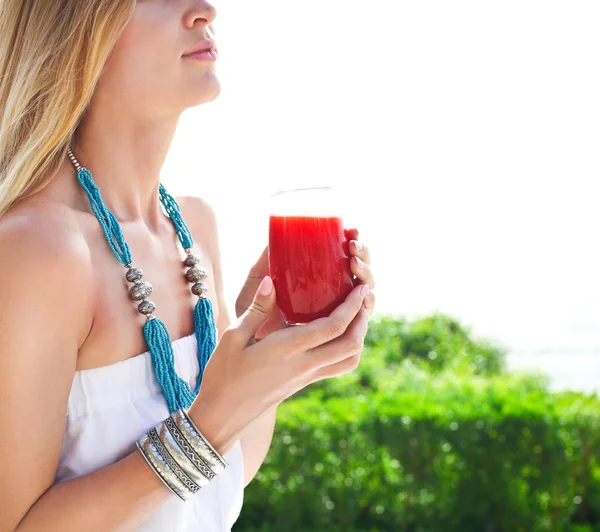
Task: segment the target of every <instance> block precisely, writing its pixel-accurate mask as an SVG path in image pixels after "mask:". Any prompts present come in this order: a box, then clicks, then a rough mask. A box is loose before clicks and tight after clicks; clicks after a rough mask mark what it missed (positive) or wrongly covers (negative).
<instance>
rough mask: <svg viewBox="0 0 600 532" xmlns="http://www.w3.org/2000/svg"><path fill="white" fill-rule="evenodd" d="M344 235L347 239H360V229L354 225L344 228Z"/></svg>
mask: <svg viewBox="0 0 600 532" xmlns="http://www.w3.org/2000/svg"><path fill="white" fill-rule="evenodd" d="M344 236H345V237H346V240H358V229H356V228H354V227H353V228H351V229H344Z"/></svg>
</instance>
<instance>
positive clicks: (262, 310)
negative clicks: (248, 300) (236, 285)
mask: <svg viewBox="0 0 600 532" xmlns="http://www.w3.org/2000/svg"><path fill="white" fill-rule="evenodd" d="M275 300H276V296H275V287H274V286H273V280H272V279H271V278H270V277H268V276H267V277H265V278H264V279H263V280H262V282H261V283H260V286H259V287H258V290H257V291H256V295H255V296H254V299H253V301H252V304H251V305H250V307H249V308H248V310H247V311H246V312H244V314H242V316H241V317H240V319H239V320H238V322H237V324H236V325H235V327H234V329H235V330H236V331H237V334H238V336H239V339H240V342H242V344H243V345H247V344H248V342H250V340H251V339H253V338H254V336H255V335H256V333H257V332H258V330H259V329H260V328H261V327H262V325H263V324H264V323H265V322H266V321H267V320H268V319H269V316H271V314H272V313H273V311H274V310H275Z"/></svg>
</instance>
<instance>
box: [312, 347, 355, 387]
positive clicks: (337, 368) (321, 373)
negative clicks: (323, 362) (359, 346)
mask: <svg viewBox="0 0 600 532" xmlns="http://www.w3.org/2000/svg"><path fill="white" fill-rule="evenodd" d="M360 356H361V355H360V354H358V355H353V356H351V357H348V358H346V359H344V360H342V361H341V362H338V363H336V364H332V365H331V366H325V367H324V368H321V369H320V370H318V371H317V372H315V374H314V376H313V378H312V380H311V382H317V381H322V380H324V379H331V378H333V377H339V376H341V375H345V374H346V373H350V372H351V371H354V370H355V369H356V368H358V366H359V364H360Z"/></svg>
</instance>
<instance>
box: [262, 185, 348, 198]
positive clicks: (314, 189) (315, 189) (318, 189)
mask: <svg viewBox="0 0 600 532" xmlns="http://www.w3.org/2000/svg"><path fill="white" fill-rule="evenodd" d="M335 191H336V189H335V188H333V187H307V188H290V189H287V190H278V191H277V192H274V193H273V194H271V197H272V198H274V197H276V196H282V195H284V194H289V193H291V192H335Z"/></svg>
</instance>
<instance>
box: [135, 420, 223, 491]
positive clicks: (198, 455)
mask: <svg viewBox="0 0 600 532" xmlns="http://www.w3.org/2000/svg"><path fill="white" fill-rule="evenodd" d="M136 445H137V448H138V449H139V451H140V452H141V453H142V456H143V457H144V459H145V460H146V462H147V463H148V465H149V466H150V467H151V468H152V470H153V471H154V472H155V473H156V475H157V476H158V477H159V478H160V479H161V480H162V481H163V483H164V484H165V485H166V486H167V487H168V488H169V490H171V492H172V493H173V494H175V495H176V496H177V497H179V498H180V499H181V500H182V501H188V500H189V499H191V498H192V497H193V496H194V495H195V494H196V493H198V491H200V489H201V488H203V487H204V486H206V485H207V484H208V483H209V482H210V481H211V480H213V479H214V478H215V477H216V476H217V475H218V474H220V473H222V472H223V471H224V470H225V468H226V467H227V465H228V464H227V461H226V460H225V459H224V458H223V457H222V456H221V455H220V454H219V453H218V452H217V451H216V450H215V449H214V447H213V446H212V445H211V444H210V443H209V442H208V441H207V440H206V438H205V437H204V436H203V435H202V433H201V432H200V430H198V427H196V425H195V424H194V422H193V421H192V419H191V418H190V417H189V416H188V414H187V412H186V411H185V410H183V409H181V410H178V411H177V412H174V413H173V414H171V415H170V416H169V417H168V418H167V419H166V420H165V421H163V422H162V423H160V424H158V425H157V426H156V427H155V428H153V429H151V430H150V431H148V432H147V433H146V434H144V435H143V436H142V437H141V438H140V439H139V440H138V441H137V442H136Z"/></svg>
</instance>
